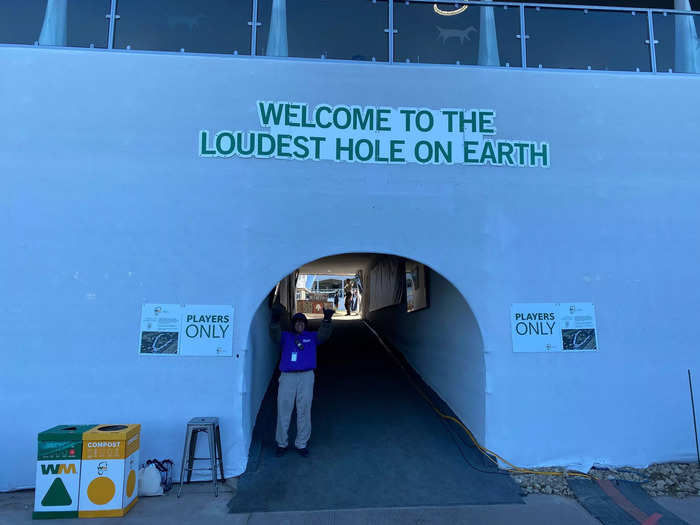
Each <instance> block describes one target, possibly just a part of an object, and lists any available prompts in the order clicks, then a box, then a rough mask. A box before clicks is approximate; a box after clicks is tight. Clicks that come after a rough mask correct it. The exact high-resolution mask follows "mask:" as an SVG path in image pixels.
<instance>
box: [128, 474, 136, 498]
mask: <svg viewBox="0 0 700 525" xmlns="http://www.w3.org/2000/svg"><path fill="white" fill-rule="evenodd" d="M135 488H136V472H134V471H133V470H132V471H131V472H129V477H128V478H126V497H127V498H130V497H131V495H132V494H133V493H134V489H135Z"/></svg>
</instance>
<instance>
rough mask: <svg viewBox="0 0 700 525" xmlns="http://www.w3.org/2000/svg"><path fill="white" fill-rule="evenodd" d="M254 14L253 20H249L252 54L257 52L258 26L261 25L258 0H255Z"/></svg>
mask: <svg viewBox="0 0 700 525" xmlns="http://www.w3.org/2000/svg"><path fill="white" fill-rule="evenodd" d="M252 9H253V16H252V18H253V19H252V20H251V21H250V22H248V25H249V26H250V28H251V29H250V56H253V57H254V56H255V54H256V52H257V42H258V26H259V25H260V22H258V0H253V7H252Z"/></svg>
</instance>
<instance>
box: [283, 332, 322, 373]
mask: <svg viewBox="0 0 700 525" xmlns="http://www.w3.org/2000/svg"><path fill="white" fill-rule="evenodd" d="M297 343H299V345H300V346H302V347H303V349H302V348H299V346H298V345H297ZM316 345H318V333H317V332H302V333H300V334H297V333H296V332H282V357H281V358H280V370H281V371H282V372H295V371H299V370H313V369H314V368H316ZM295 354H296V356H295ZM293 357H296V360H295V361H293V360H292V358H293Z"/></svg>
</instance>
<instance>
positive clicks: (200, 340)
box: [139, 304, 233, 356]
mask: <svg viewBox="0 0 700 525" xmlns="http://www.w3.org/2000/svg"><path fill="white" fill-rule="evenodd" d="M139 354H141V355H173V356H175V355H181V356H230V355H233V306H228V305H224V306H209V305H204V306H199V305H189V304H144V305H143V307H142V309H141V337H140V344H139Z"/></svg>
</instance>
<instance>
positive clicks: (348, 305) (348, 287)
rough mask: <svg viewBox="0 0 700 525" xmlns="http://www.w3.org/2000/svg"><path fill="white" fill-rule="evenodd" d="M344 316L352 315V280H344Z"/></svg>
mask: <svg viewBox="0 0 700 525" xmlns="http://www.w3.org/2000/svg"><path fill="white" fill-rule="evenodd" d="M343 291H344V292H345V315H350V314H351V313H352V279H345V288H344V290H343Z"/></svg>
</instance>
